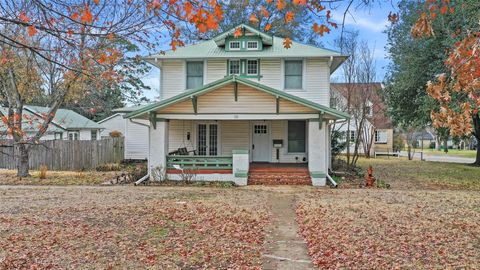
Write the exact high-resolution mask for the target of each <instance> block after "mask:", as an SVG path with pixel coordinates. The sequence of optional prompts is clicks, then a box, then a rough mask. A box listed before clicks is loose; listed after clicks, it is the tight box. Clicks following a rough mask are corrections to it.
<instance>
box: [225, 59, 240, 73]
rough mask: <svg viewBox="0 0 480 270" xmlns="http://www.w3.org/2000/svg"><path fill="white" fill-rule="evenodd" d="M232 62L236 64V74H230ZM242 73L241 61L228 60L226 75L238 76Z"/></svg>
mask: <svg viewBox="0 0 480 270" xmlns="http://www.w3.org/2000/svg"><path fill="white" fill-rule="evenodd" d="M232 62H238V73H235V74H234V73H231V70H230V65H231V64H232ZM241 73H242V61H240V59H230V60H229V61H228V75H240V74H241Z"/></svg>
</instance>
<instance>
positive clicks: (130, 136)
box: [125, 121, 148, 159]
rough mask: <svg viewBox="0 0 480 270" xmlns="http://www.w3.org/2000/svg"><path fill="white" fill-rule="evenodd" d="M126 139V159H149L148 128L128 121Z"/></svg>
mask: <svg viewBox="0 0 480 270" xmlns="http://www.w3.org/2000/svg"><path fill="white" fill-rule="evenodd" d="M126 126H127V128H126V137H125V158H126V159H147V157H148V127H146V126H143V125H140V124H136V123H132V122H130V121H127V125H126Z"/></svg>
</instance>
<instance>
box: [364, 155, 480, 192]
mask: <svg viewBox="0 0 480 270" xmlns="http://www.w3.org/2000/svg"><path fill="white" fill-rule="evenodd" d="M357 165H358V166H360V167H361V168H362V169H363V170H364V171H366V169H367V167H368V165H372V167H373V175H374V176H375V177H376V178H377V179H380V180H383V181H386V182H387V183H389V184H390V185H391V187H392V188H393V189H469V190H480V167H474V166H470V165H467V164H457V163H442V162H428V161H419V160H407V159H405V158H395V157H390V158H386V157H381V158H371V159H365V158H360V159H359V160H358V163H357Z"/></svg>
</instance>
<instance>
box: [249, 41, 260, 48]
mask: <svg viewBox="0 0 480 270" xmlns="http://www.w3.org/2000/svg"><path fill="white" fill-rule="evenodd" d="M247 50H258V41H248V42H247Z"/></svg>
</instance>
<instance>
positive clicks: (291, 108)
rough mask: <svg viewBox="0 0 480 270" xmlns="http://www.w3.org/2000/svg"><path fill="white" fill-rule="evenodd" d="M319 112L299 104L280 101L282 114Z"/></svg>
mask: <svg viewBox="0 0 480 270" xmlns="http://www.w3.org/2000/svg"><path fill="white" fill-rule="evenodd" d="M316 112H318V111H316V110H314V109H311V108H309V107H305V106H303V105H300V104H298V103H294V102H291V101H288V100H284V99H280V113H316Z"/></svg>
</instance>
